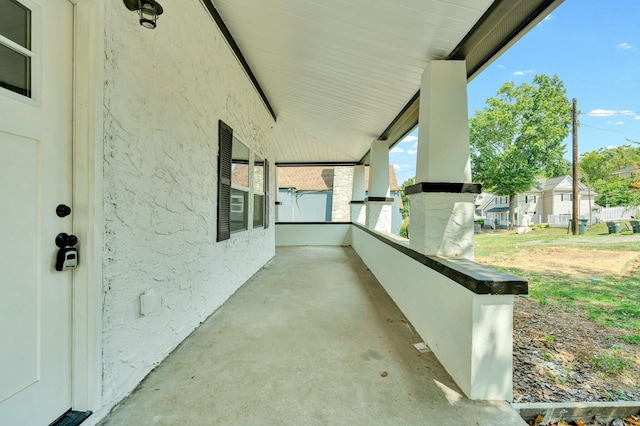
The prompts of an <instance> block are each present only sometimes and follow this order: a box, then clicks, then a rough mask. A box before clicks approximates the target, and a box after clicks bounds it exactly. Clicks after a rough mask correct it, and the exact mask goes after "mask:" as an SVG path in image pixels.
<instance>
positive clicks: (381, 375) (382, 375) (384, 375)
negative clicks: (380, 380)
mask: <svg viewBox="0 0 640 426" xmlns="http://www.w3.org/2000/svg"><path fill="white" fill-rule="evenodd" d="M387 374H388V373H387V372H386V371H383V372H382V374H380V377H387Z"/></svg>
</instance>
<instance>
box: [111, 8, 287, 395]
mask: <svg viewBox="0 0 640 426" xmlns="http://www.w3.org/2000/svg"><path fill="white" fill-rule="evenodd" d="M162 4H163V6H164V8H165V14H164V15H162V16H161V17H160V18H159V20H158V27H157V29H155V30H152V31H151V30H147V29H144V28H142V27H141V26H140V25H139V24H138V22H137V20H138V17H137V15H136V14H135V13H133V12H130V11H128V10H127V8H126V7H125V6H124V4H123V3H122V1H108V2H105V8H106V10H105V67H104V68H105V69H104V71H105V86H104V89H105V93H104V94H105V98H104V105H105V117H104V120H105V122H104V126H105V127H104V134H105V140H104V194H105V201H104V212H105V218H106V219H105V229H104V230H105V244H104V311H103V357H104V370H103V377H104V384H103V402H104V407H109V406H112V405H113V404H114V403H115V402H117V401H118V400H120V399H121V398H122V397H124V396H125V395H126V394H127V393H129V392H130V391H132V390H133V389H134V387H135V386H136V385H137V384H138V382H139V381H140V380H141V379H142V378H144V376H145V375H146V374H147V373H148V372H149V371H150V370H151V369H152V368H153V367H154V366H155V365H156V364H158V363H159V362H160V361H161V360H162V359H163V358H164V357H165V356H166V355H167V354H168V353H170V352H171V351H172V350H173V349H174V348H175V347H176V346H177V345H178V344H179V343H180V342H181V341H182V340H183V339H184V338H185V337H186V336H187V335H189V334H190V333H191V332H192V331H193V330H194V328H195V327H196V326H197V325H198V324H199V323H200V322H201V321H203V320H204V319H205V318H206V317H207V316H208V315H210V314H211V313H212V312H213V311H214V310H215V309H216V308H218V307H219V306H220V305H222V303H224V302H225V300H227V298H228V297H229V296H230V295H231V294H233V293H234V292H235V291H236V290H237V289H238V288H239V287H240V286H241V285H242V284H243V283H244V282H245V281H246V280H247V279H248V278H249V277H250V276H251V275H252V274H253V273H255V272H256V271H257V270H258V269H259V268H260V267H262V266H263V265H264V264H265V263H266V262H267V261H268V260H269V259H270V258H271V257H273V255H274V250H275V249H274V245H275V243H274V240H275V236H274V228H275V227H274V226H271V227H270V228H269V229H266V230H265V229H262V228H259V229H257V230H255V231H248V232H243V233H240V234H234V235H232V237H231V239H230V240H229V241H226V242H223V243H216V211H217V210H216V193H217V189H216V182H217V173H216V168H217V157H216V156H217V149H218V120H219V119H221V120H223V121H224V122H226V123H227V124H228V125H230V126H231V127H232V128H233V129H234V135H235V136H237V137H238V138H239V139H240V140H241V141H242V142H244V143H245V144H246V145H248V146H249V147H250V148H251V149H253V150H255V152H256V153H257V154H259V155H260V156H262V157H263V158H267V159H269V161H270V162H271V164H273V158H274V141H273V131H272V126H273V124H274V121H273V119H272V117H271V115H270V114H269V113H268V111H267V110H266V108H265V106H264V104H263V103H262V101H261V99H260V98H259V96H258V94H257V92H256V90H255V89H254V87H253V86H252V85H251V83H250V81H249V79H248V78H247V75H246V74H245V72H244V71H243V69H242V68H241V66H240V65H239V63H238V61H237V60H236V58H235V57H234V55H233V54H232V51H231V50H230V48H229V47H228V45H227V43H226V42H225V39H224V38H223V36H222V35H221V33H220V31H219V30H218V28H217V26H216V25H215V23H214V22H213V20H212V19H211V18H209V17H208V14H207V13H206V12H205V10H204V9H203V6H202V4H201V3H200V2H199V1H198V0H179V1H178V0H165V1H163V3H162ZM274 169H275V167H272V168H271V170H272V171H273V170H274ZM271 182H275V177H274V175H273V174H272V176H271ZM272 194H274V195H275V191H272ZM270 209H271V213H270V218H271V222H272V223H273V218H274V217H275V214H274V212H273V209H272V208H271V207H270ZM249 217H251V214H250V215H249ZM149 291H152V292H154V293H155V295H156V296H157V300H158V305H157V308H156V309H153V310H152V312H150V313H149V314H148V315H144V316H143V315H141V314H140V295H141V294H142V293H145V292H149ZM151 299H152V301H153V297H151ZM152 305H153V303H152Z"/></svg>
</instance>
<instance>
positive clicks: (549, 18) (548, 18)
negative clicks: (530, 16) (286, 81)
mask: <svg viewBox="0 0 640 426" xmlns="http://www.w3.org/2000/svg"><path fill="white" fill-rule="evenodd" d="M553 18H554V16H553V14H549V15H547V16H545V17H544V19H543V21H550V20H552V19H553Z"/></svg>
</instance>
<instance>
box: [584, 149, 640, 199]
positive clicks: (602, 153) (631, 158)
mask: <svg viewBox="0 0 640 426" xmlns="http://www.w3.org/2000/svg"><path fill="white" fill-rule="evenodd" d="M639 164H640V148H638V146H633V145H622V146H618V147H615V148H600V149H598V150H595V151H590V152H586V153H584V154H582V155H581V156H580V162H579V165H580V172H581V176H580V180H581V181H582V182H583V183H585V184H586V185H588V186H591V187H593V189H594V191H595V192H596V193H597V194H598V196H597V197H596V203H597V204H600V205H601V206H606V205H610V206H637V205H639V204H640V188H639V186H640V185H639V182H637V177H633V178H627V179H623V178H620V177H619V176H618V175H614V174H612V172H613V171H615V170H619V169H624V168H625V167H630V166H638V165H639Z"/></svg>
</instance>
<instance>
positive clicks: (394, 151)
mask: <svg viewBox="0 0 640 426" xmlns="http://www.w3.org/2000/svg"><path fill="white" fill-rule="evenodd" d="M389 152H390V153H392V154H402V153H403V152H404V150H403V149H402V148H400V147H397V146H394V147H393V148H391V151H389Z"/></svg>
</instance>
